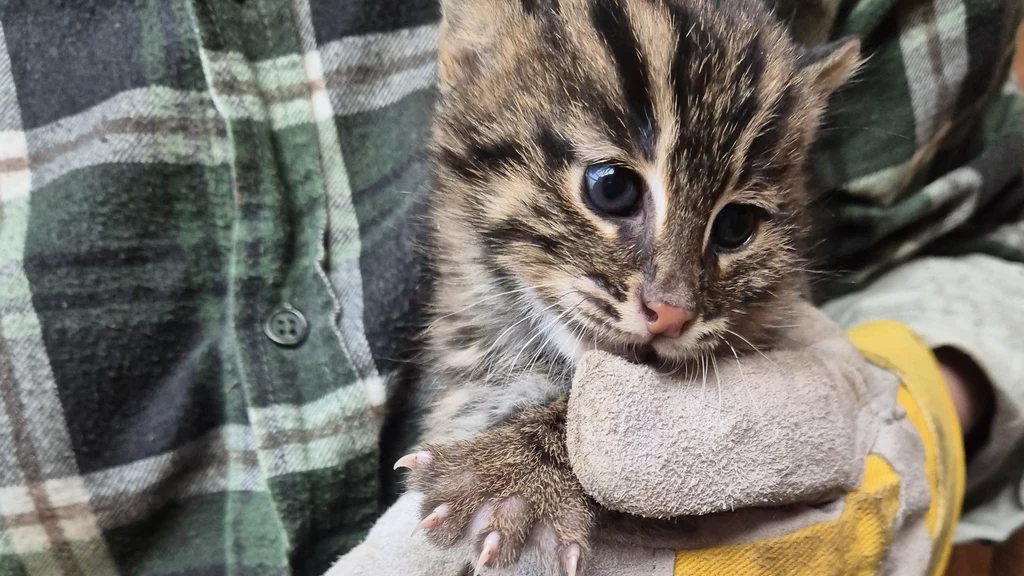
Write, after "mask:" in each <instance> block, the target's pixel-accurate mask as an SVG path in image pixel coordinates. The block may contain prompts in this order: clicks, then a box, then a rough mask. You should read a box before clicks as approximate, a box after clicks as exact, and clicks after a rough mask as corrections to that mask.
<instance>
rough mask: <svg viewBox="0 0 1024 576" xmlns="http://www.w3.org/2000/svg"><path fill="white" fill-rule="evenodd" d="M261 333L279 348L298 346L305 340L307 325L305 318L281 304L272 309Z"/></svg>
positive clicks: (287, 305) (307, 330)
mask: <svg viewBox="0 0 1024 576" xmlns="http://www.w3.org/2000/svg"><path fill="white" fill-rule="evenodd" d="M263 332H264V333H265V334H266V335H267V338H270V339H271V340H272V341H273V342H274V343H275V344H280V345H281V346H298V345H299V344H301V343H302V341H303V340H305V339H306V334H307V333H308V332H309V323H307V322H306V317H305V316H303V315H302V312H299V311H298V310H296V309H295V308H293V307H292V305H291V304H282V305H281V306H279V307H277V308H276V309H274V311H273V312H272V313H271V314H270V317H269V318H267V322H266V324H264V325H263Z"/></svg>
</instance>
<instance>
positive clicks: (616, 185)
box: [583, 164, 643, 216]
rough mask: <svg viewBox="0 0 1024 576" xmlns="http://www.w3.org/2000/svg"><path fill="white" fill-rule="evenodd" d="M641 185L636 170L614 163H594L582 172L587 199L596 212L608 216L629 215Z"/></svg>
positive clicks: (636, 201)
mask: <svg viewBox="0 0 1024 576" xmlns="http://www.w3.org/2000/svg"><path fill="white" fill-rule="evenodd" d="M642 187H643V183H642V181H641V180H640V176H639V175H637V173H636V172H633V171H632V170H630V169H629V168H623V167H622V166H616V165H614V164H594V165H593V166H588V167H587V170H586V172H585V173H584V174H583V188H584V191H585V192H586V194H587V200H588V201H590V204H591V205H592V206H593V207H594V209H596V210H597V211H598V212H602V213H604V214H608V215H610V216H629V215H630V214H632V213H633V212H635V211H636V207H637V204H639V202H640V191H641V190H642Z"/></svg>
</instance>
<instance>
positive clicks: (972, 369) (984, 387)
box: [935, 346, 995, 459]
mask: <svg viewBox="0 0 1024 576" xmlns="http://www.w3.org/2000/svg"><path fill="white" fill-rule="evenodd" d="M935 357H936V358H937V359H938V361H939V370H940V371H941V372H942V377H943V378H944V379H945V381H946V389H947V390H948V391H949V396H950V398H951V399H952V400H953V406H954V407H955V408H956V416H957V419H959V420H960V428H961V429H962V430H963V433H964V448H965V449H966V451H967V457H968V459H970V457H971V455H972V454H973V453H974V452H975V451H976V450H977V449H978V448H979V447H981V446H982V445H983V444H984V443H985V441H986V440H987V439H988V436H989V433H990V432H991V429H992V416H993V413H994V411H995V396H994V394H993V392H992V382H991V381H989V378H988V376H987V375H986V374H985V372H984V371H983V370H982V369H981V367H980V366H978V363H977V362H975V361H974V360H973V359H971V357H970V356H968V355H967V354H965V353H964V352H962V351H960V350H959V349H957V348H953V347H951V346H942V347H939V348H937V349H935Z"/></svg>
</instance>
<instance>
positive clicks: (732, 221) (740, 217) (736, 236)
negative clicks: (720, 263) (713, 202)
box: [711, 204, 762, 250]
mask: <svg viewBox="0 0 1024 576" xmlns="http://www.w3.org/2000/svg"><path fill="white" fill-rule="evenodd" d="M761 218H762V212H761V209H760V208H757V207H756V206H751V205H749V204H729V205H728V206H726V207H725V208H722V210H721V211H720V212H719V213H718V216H717V217H716V218H715V223H714V224H712V225H711V242H713V243H714V244H715V245H716V246H718V247H720V248H725V249H726V250H734V249H736V248H739V247H740V246H743V245H744V244H746V243H747V242H748V241H750V238H751V237H752V236H753V235H754V233H755V232H757V227H758V225H759V224H760V223H761Z"/></svg>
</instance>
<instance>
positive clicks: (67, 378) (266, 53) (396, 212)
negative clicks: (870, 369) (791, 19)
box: [0, 0, 1024, 576]
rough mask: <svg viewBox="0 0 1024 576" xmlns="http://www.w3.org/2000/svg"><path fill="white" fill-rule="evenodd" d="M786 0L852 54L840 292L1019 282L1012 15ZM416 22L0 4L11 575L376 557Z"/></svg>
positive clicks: (392, 407) (6, 570)
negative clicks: (900, 269) (879, 285)
mask: <svg viewBox="0 0 1024 576" xmlns="http://www.w3.org/2000/svg"><path fill="white" fill-rule="evenodd" d="M510 1H511V0H510ZM788 1H789V2H790V3H795V5H796V9H797V15H798V18H797V19H796V21H797V23H798V25H797V27H798V29H800V30H801V31H804V32H806V36H807V37H808V38H812V39H816V40H821V39H824V38H826V37H828V36H839V35H843V34H848V33H855V34H859V35H862V36H863V37H864V38H865V46H866V48H867V51H868V52H869V53H871V54H872V58H871V60H870V61H869V63H868V65H867V66H866V68H865V69H864V72H863V73H862V74H861V75H860V79H859V81H858V82H857V83H855V84H854V85H852V86H851V87H850V88H848V89H846V90H844V91H843V92H842V93H841V94H839V95H838V96H837V97H836V100H835V103H834V106H833V109H832V113H831V116H830V119H829V124H828V127H827V128H826V130H825V132H824V134H823V140H822V144H821V146H820V147H819V150H818V154H817V159H816V161H815V165H814V175H815V180H814V182H815V184H816V187H817V189H819V190H820V191H822V193H823V194H826V195H825V196H824V197H825V198H827V199H828V202H829V204H830V205H831V206H832V207H833V208H834V210H833V212H834V213H835V214H836V216H837V218H838V221H839V223H840V225H841V228H840V230H841V231H842V233H841V235H840V236H835V237H834V239H835V241H836V247H835V253H836V257H835V258H834V263H835V265H836V268H837V269H842V270H848V271H850V272H851V274H849V275H847V276H846V278H848V279H850V280H851V281H850V282H847V283H846V284H844V288H843V289H851V288H855V287H856V286H857V281H860V280H863V279H864V278H867V277H869V276H870V275H871V274H872V273H874V272H877V271H878V270H880V269H882V268H884V267H887V266H891V265H893V264H894V263H897V262H899V261H901V260H903V259H906V258H909V257H910V256H912V255H914V254H916V253H918V252H921V251H924V250H953V249H956V250H987V251H990V252H994V253H997V254H1000V255H1002V256H1004V257H1009V258H1016V259H1024V258H1022V255H1024V254H1022V253H1024V240H1022V235H1024V227H1022V224H1021V220H1022V218H1021V204H1022V195H1021V188H1020V176H1021V164H1022V159H1024V154H1022V149H1024V145H1022V143H1024V140H1022V134H1024V132H1022V123H1021V120H1022V110H1024V108H1022V104H1021V102H1022V100H1021V98H1020V97H1019V96H1018V95H1017V94H1016V93H1012V92H1008V91H1001V86H1002V85H1003V83H1004V80H1005V76H1006V73H1005V71H1006V68H1007V66H1008V63H1009V59H1010V55H1011V50H1012V37H1013V32H1014V29H1015V25H1016V23H1017V22H1018V21H1019V19H1020V12H1021V7H1020V4H1019V2H1018V1H1017V0H986V1H981V0H929V1H910V0H907V1H900V2H896V0H858V1H852V0H845V1H842V2H832V1H828V0H825V1H822V2H810V0H788ZM436 3H437V0H0V574H2V575H3V576H7V575H12V576H13V575H31V576H48V575H51V574H70V575H107V574H125V575H127V574H132V575H135V574H141V575H195V576H199V575H213V574H238V575H242V574H245V575H261V574H317V573H320V572H322V571H323V570H325V569H326V567H327V566H328V565H329V564H330V563H331V562H332V561H333V560H334V559H336V558H337V557H338V556H339V555H340V554H342V553H344V552H345V551H346V550H348V549H349V548H350V547H351V546H352V545H353V544H355V543H356V542H357V541H358V540H359V539H360V538H361V537H362V535H363V534H365V532H366V530H367V529H368V528H369V526H370V525H371V524H372V522H373V521H374V519H375V518H376V516H377V514H378V513H379V511H380V509H381V508H382V506H383V505H384V504H385V503H386V500H387V494H388V493H389V485H388V482H389V481H390V477H389V476H388V475H387V474H386V473H384V472H382V470H384V469H386V468H387V466H386V464H387V463H390V461H393V456H394V455H395V454H394V450H396V449H397V448H396V447H395V444H396V441H395V440H394V439H395V438H396V437H398V436H400V434H399V433H400V432H401V428H402V426H401V425H400V424H401V423H402V420H403V419H402V418H401V412H400V411H398V409H399V408H400V407H401V406H402V403H403V402H404V401H406V396H407V395H406V394H404V393H403V391H402V389H401V388H398V387H397V386H396V384H395V383H396V382H401V381H402V380H401V378H400V377H399V376H400V374H401V370H402V367H403V366H404V364H403V362H402V360H403V357H404V355H405V354H406V353H407V351H408V350H409V348H410V345H409V342H410V338H411V337H412V332H413V330H412V329H411V328H410V326H414V325H416V324H417V319H416V318H417V314H418V308H417V306H416V304H415V302H416V301H417V299H416V298H415V297H414V293H415V291H416V289H417V286H418V284H417V282H418V278H419V272H418V264H417V262H416V261H415V259H414V258H413V256H412V251H411V249H410V244H411V234H412V232H411V231H410V228H409V225H408V216H409V213H410V212H411V211H412V207H413V206H414V203H415V201H416V199H417V197H418V196H419V195H420V194H422V192H423V191H424V190H425V189H426V186H427V184H428V182H427V176H428V174H427V170H426V166H425V162H424V159H423V154H422V149H423V146H424V140H425V137H426V133H427V130H428V119H429V114H430V110H431V88H432V85H433V78H434V74H435V62H434V61H435V56H436V54H435V36H436V20H437V13H438V9H437V5H436ZM808 15H813V17H809V16H808ZM816 35H817V36H816ZM299 315H301V318H300V316H299ZM303 319H304V321H305V322H304V323H303ZM396 414H397V415H396ZM388 416H390V417H391V420H388V419H387V417H388ZM393 424H394V425H393ZM382 463H384V465H382Z"/></svg>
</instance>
